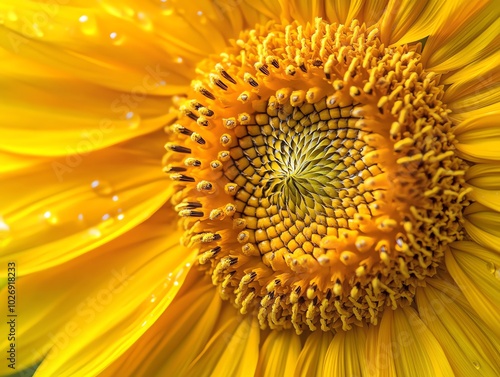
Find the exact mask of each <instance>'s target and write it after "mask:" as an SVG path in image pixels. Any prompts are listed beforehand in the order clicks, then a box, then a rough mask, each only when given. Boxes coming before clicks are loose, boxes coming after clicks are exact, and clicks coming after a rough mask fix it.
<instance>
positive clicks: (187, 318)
mask: <svg viewBox="0 0 500 377" xmlns="http://www.w3.org/2000/svg"><path fill="white" fill-rule="evenodd" d="M197 276H198V280H200V282H199V283H202V284H197V285H196V286H194V287H191V288H190V289H189V290H188V291H186V292H185V294H181V293H179V294H178V295H177V297H176V298H175V300H174V301H173V302H172V303H171V304H170V306H169V307H168V308H167V310H166V311H165V313H163V314H162V316H161V317H160V318H159V319H158V321H157V322H156V323H155V324H154V325H153V326H151V327H150V328H149V329H148V331H146V332H145V333H144V335H142V337H141V338H139V340H138V341H137V342H135V343H134V345H133V346H132V347H131V348H130V349H129V350H128V351H127V352H125V353H124V354H123V355H122V356H121V357H120V358H119V359H117V360H116V361H115V362H114V363H113V365H111V366H110V367H109V368H107V369H106V370H105V371H104V372H103V373H101V374H100V375H99V377H106V376H109V377H112V376H126V375H134V376H165V375H168V374H171V375H172V376H183V375H185V373H186V370H187V367H188V366H189V364H191V362H192V361H193V360H194V359H195V358H196V357H197V356H198V354H199V353H200V352H201V350H202V349H203V347H205V345H206V343H207V341H208V339H209V336H210V334H211V333H212V330H213V328H214V325H215V322H216V320H217V318H218V315H219V311H220V306H221V299H220V296H219V294H218V292H217V291H216V289H215V288H214V287H213V286H212V284H211V283H210V282H209V281H206V280H204V279H203V276H202V275H200V274H198V273H197Z"/></svg>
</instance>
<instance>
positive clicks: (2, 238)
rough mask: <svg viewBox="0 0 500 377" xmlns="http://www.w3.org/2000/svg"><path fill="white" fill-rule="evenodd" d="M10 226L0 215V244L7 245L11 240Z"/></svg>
mask: <svg viewBox="0 0 500 377" xmlns="http://www.w3.org/2000/svg"><path fill="white" fill-rule="evenodd" d="M10 238H11V237H10V226H9V224H7V223H6V222H5V220H4V219H3V217H2V216H0V246H5V245H6V244H7V243H8V242H9V240H10Z"/></svg>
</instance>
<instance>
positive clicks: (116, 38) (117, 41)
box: [109, 31, 125, 46]
mask: <svg viewBox="0 0 500 377" xmlns="http://www.w3.org/2000/svg"><path fill="white" fill-rule="evenodd" d="M109 38H110V39H111V41H112V42H113V44H114V45H117V46H119V45H121V44H123V41H124V40H125V39H124V37H123V35H121V34H118V33H117V32H116V31H112V32H111V33H109Z"/></svg>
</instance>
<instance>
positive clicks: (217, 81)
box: [208, 73, 228, 90]
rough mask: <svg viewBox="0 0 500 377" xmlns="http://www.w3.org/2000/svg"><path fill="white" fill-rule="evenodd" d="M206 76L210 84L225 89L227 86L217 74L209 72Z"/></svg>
mask: <svg viewBox="0 0 500 377" xmlns="http://www.w3.org/2000/svg"><path fill="white" fill-rule="evenodd" d="M208 77H209V80H210V82H211V83H212V84H214V85H217V86H218V87H219V88H221V89H222V90H227V88H228V86H227V85H226V84H224V82H222V80H221V79H220V77H219V76H218V75H216V74H213V73H211V74H209V75H208Z"/></svg>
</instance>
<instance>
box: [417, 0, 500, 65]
mask: <svg viewBox="0 0 500 377" xmlns="http://www.w3.org/2000/svg"><path fill="white" fill-rule="evenodd" d="M447 7H448V8H449V10H450V13H449V14H448V15H447V17H446V20H447V22H443V23H441V25H439V29H438V30H437V31H436V32H435V33H434V34H432V35H431V36H430V37H429V39H428V40H427V42H426V45H425V48H424V51H423V54H422V62H423V64H424V66H425V67H427V68H428V69H429V70H432V71H434V72H438V73H439V72H448V71H451V70H456V69H459V68H461V67H464V66H466V65H467V64H469V63H472V62H474V61H477V60H481V59H483V58H485V57H487V56H489V55H490V54H492V53H493V52H494V51H496V50H497V49H498V42H499V39H498V28H499V27H500V23H499V22H500V20H499V19H498V18H499V16H500V14H499V8H498V4H497V3H496V1H487V0H486V1H474V2H470V1H466V0H461V1H455V2H453V3H452V2H450V4H449V5H448V6H447Z"/></svg>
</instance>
